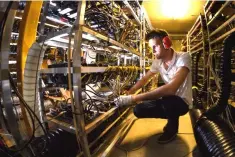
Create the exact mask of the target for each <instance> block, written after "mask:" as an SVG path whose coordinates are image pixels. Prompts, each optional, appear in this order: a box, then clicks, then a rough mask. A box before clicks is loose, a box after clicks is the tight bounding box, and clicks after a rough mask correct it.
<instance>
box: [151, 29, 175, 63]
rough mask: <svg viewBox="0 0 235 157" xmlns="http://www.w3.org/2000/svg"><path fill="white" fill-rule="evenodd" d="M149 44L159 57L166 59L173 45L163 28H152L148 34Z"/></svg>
mask: <svg viewBox="0 0 235 157" xmlns="http://www.w3.org/2000/svg"><path fill="white" fill-rule="evenodd" d="M146 40H147V41H148V42H149V46H150V47H152V48H153V53H154V55H155V56H156V58H157V59H164V58H165V56H167V55H168V52H169V50H170V47H171V45H172V43H171V40H170V39H169V37H168V34H167V32H166V31H164V30H161V29H156V30H152V31H151V32H149V33H148V34H147V35H146Z"/></svg>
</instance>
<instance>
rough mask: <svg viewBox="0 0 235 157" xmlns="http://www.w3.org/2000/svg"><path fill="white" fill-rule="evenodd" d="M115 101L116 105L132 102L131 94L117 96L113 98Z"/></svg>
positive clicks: (126, 104)
mask: <svg viewBox="0 0 235 157" xmlns="http://www.w3.org/2000/svg"><path fill="white" fill-rule="evenodd" d="M115 103H116V105H117V106H128V105H131V104H132V103H133V100H132V96H131V95H124V96H119V97H118V98H116V99H115Z"/></svg>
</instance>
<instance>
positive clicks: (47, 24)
mask: <svg viewBox="0 0 235 157" xmlns="http://www.w3.org/2000/svg"><path fill="white" fill-rule="evenodd" d="M45 25H46V26H49V27H54V28H59V27H58V26H55V25H51V24H49V23H45Z"/></svg>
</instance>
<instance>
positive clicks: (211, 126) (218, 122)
mask: <svg viewBox="0 0 235 157" xmlns="http://www.w3.org/2000/svg"><path fill="white" fill-rule="evenodd" d="M193 130H194V135H195V139H196V142H197V145H198V147H199V149H200V150H201V152H202V153H203V155H204V156H206V157H212V156H215V157H225V156H226V157H227V156H231V157H232V156H235V134H234V132H233V131H232V129H231V128H230V127H229V125H228V124H227V123H226V122H225V121H224V120H223V119H222V118H221V117H219V116H216V117H213V120H212V119H208V118H206V117H203V118H200V119H199V120H197V122H196V125H195V126H194V129H193Z"/></svg>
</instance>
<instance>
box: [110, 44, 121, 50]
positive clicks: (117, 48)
mask: <svg viewBox="0 0 235 157" xmlns="http://www.w3.org/2000/svg"><path fill="white" fill-rule="evenodd" d="M109 47H111V48H113V49H116V50H122V49H121V48H120V47H117V46H114V45H112V46H109Z"/></svg>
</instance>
